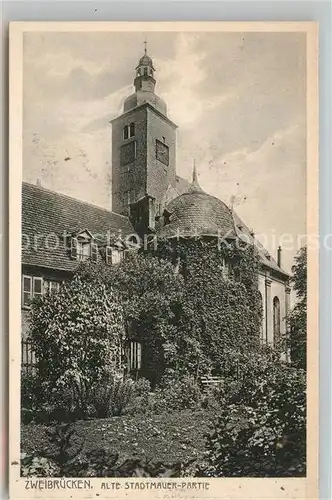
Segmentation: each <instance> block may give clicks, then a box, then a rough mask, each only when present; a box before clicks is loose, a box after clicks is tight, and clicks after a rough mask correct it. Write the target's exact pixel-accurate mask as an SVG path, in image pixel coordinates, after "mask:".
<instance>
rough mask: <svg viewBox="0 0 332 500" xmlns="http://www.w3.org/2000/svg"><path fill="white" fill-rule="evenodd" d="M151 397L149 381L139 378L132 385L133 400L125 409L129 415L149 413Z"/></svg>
mask: <svg viewBox="0 0 332 500" xmlns="http://www.w3.org/2000/svg"><path fill="white" fill-rule="evenodd" d="M151 400H152V395H151V384H150V381H149V380H147V379H145V378H140V379H138V380H137V381H135V382H134V384H133V398H132V401H131V404H129V406H128V407H127V411H126V413H129V414H130V415H136V414H145V413H147V412H149V411H150V405H151Z"/></svg>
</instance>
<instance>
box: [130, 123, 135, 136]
mask: <svg viewBox="0 0 332 500" xmlns="http://www.w3.org/2000/svg"><path fill="white" fill-rule="evenodd" d="M134 135H135V123H131V124H130V125H129V137H134Z"/></svg>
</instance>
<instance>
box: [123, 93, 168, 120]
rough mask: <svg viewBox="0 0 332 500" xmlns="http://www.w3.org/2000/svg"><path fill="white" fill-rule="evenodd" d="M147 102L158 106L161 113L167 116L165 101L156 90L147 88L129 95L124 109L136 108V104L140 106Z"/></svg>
mask: <svg viewBox="0 0 332 500" xmlns="http://www.w3.org/2000/svg"><path fill="white" fill-rule="evenodd" d="M146 102H148V103H149V104H151V105H152V106H153V107H154V108H156V110H157V111H160V113H162V114H163V115H165V116H167V106H166V103H165V101H164V100H163V99H161V97H159V96H157V94H155V93H154V92H151V91H147V90H145V91H144V90H138V91H137V92H134V93H133V94H131V95H130V96H129V97H127V98H126V99H125V100H124V103H123V111H124V112H126V111H130V110H131V109H134V108H136V106H140V105H141V104H145V103H146Z"/></svg>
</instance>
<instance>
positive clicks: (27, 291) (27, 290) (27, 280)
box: [22, 276, 32, 306]
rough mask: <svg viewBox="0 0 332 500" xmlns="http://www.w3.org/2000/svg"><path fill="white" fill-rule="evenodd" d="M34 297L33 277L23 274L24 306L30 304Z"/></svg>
mask: <svg viewBox="0 0 332 500" xmlns="http://www.w3.org/2000/svg"><path fill="white" fill-rule="evenodd" d="M31 299H32V277H31V276H23V286H22V303H23V306H29V305H30V301H31Z"/></svg>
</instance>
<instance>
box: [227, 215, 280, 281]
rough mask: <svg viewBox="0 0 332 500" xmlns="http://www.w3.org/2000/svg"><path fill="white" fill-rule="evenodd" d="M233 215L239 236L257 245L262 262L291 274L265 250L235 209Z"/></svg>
mask: <svg viewBox="0 0 332 500" xmlns="http://www.w3.org/2000/svg"><path fill="white" fill-rule="evenodd" d="M233 217H234V224H235V227H236V232H237V235H238V237H239V238H241V239H243V241H245V242H250V243H251V244H253V245H255V247H256V248H257V250H258V255H259V258H260V261H261V263H262V264H263V265H264V266H265V267H267V268H270V269H272V270H274V271H277V272H278V273H281V274H283V275H284V276H289V275H288V274H287V273H286V271H284V270H283V269H282V268H281V267H279V266H278V264H277V262H276V261H275V259H274V258H273V257H272V255H271V254H270V253H269V252H268V251H267V250H265V248H264V247H263V245H262V244H261V243H260V242H259V241H258V240H257V239H255V237H254V234H253V233H252V231H250V229H249V228H248V226H246V225H245V224H244V222H243V221H242V220H241V219H240V217H239V216H238V215H237V214H236V213H235V212H234V211H233Z"/></svg>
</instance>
